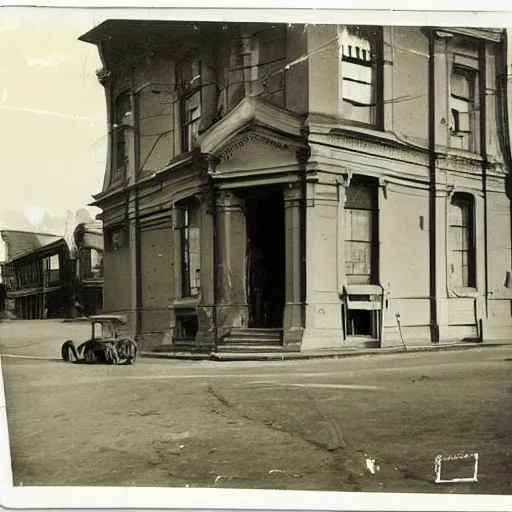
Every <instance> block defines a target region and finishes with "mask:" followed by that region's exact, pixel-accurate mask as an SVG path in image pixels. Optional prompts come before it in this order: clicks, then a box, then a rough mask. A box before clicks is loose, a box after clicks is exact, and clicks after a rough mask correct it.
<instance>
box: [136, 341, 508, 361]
mask: <svg viewBox="0 0 512 512" xmlns="http://www.w3.org/2000/svg"><path fill="white" fill-rule="evenodd" d="M503 345H507V343H486V344H481V343H458V344H453V345H437V346H418V347H410V348H408V349H404V348H403V347H397V348H395V347H390V348H377V349H366V350H364V349H362V350H358V349H349V350H345V351H342V352H341V351H339V352H331V351H330V352H327V351H326V352H323V353H322V352H311V353H308V352H281V353H275V352H272V353H265V352H260V353H251V352H244V353H236V352H211V353H202V354H201V353H200V354H193V353H187V352H141V353H140V355H141V357H143V358H153V359H175V360H193V361H216V362H237V361H298V360H308V359H309V360H310V359H343V358H347V357H360V356H373V355H380V354H383V355H385V354H413V353H418V352H436V351H440V350H445V351H447V350H468V349H472V348H485V347H489V348H490V347H497V346H503Z"/></svg>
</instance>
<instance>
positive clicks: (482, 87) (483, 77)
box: [475, 42, 489, 340]
mask: <svg viewBox="0 0 512 512" xmlns="http://www.w3.org/2000/svg"><path fill="white" fill-rule="evenodd" d="M486 48H487V44H486V42H483V43H482V45H481V47H480V52H479V53H480V55H479V60H480V62H479V75H478V76H479V84H478V85H479V95H480V98H479V103H480V154H481V156H482V193H483V196H484V269H485V281H484V282H485V285H484V286H485V288H484V289H485V317H486V318H488V317H489V312H488V311H489V309H488V303H489V255H488V243H489V242H488V219H487V163H488V162H487V96H486V84H487V62H486V58H485V57H486ZM475 243H476V241H475ZM480 337H481V338H482V340H483V335H482V333H480Z"/></svg>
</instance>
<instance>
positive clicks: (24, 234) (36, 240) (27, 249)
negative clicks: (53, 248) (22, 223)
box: [0, 229, 62, 261]
mask: <svg viewBox="0 0 512 512" xmlns="http://www.w3.org/2000/svg"><path fill="white" fill-rule="evenodd" d="M0 235H1V237H2V239H3V240H4V242H5V245H6V249H7V251H6V255H5V261H12V260H13V259H17V258H19V257H20V256H22V255H25V254H29V253H31V252H34V251H37V250H38V249H41V248H42V247H44V246H46V245H48V244H51V243H53V242H56V241H57V240H59V239H61V238H62V237H61V236H60V235H53V234H49V233H37V232H32V231H15V230H8V229H6V230H2V231H0Z"/></svg>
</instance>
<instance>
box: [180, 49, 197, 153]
mask: <svg viewBox="0 0 512 512" xmlns="http://www.w3.org/2000/svg"><path fill="white" fill-rule="evenodd" d="M202 65H203V63H202V61H201V59H200V56H199V54H198V52H192V53H191V54H189V55H188V56H187V57H185V58H184V59H182V60H181V61H180V62H178V63H177V64H176V76H177V77H178V79H177V82H178V83H180V84H181V85H180V87H181V91H180V98H179V111H180V119H179V125H180V134H181V152H182V153H187V152H189V151H193V149H194V143H195V140H196V139H197V136H198V135H199V130H200V125H201V115H202V106H203V105H202V103H203V98H202V94H201V91H202ZM194 68H197V71H198V75H196V76H194ZM186 71H190V73H189V74H190V79H189V80H186ZM191 104H192V105H191ZM194 105H195V106H194ZM194 110H199V116H198V117H195V118H191V119H189V113H191V112H193V111H194Z"/></svg>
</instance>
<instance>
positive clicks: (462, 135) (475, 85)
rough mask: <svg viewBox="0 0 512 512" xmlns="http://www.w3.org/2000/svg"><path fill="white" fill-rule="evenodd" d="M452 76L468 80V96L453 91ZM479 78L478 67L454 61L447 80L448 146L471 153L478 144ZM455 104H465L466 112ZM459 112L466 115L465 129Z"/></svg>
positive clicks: (475, 149) (474, 151)
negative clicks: (462, 126) (462, 127)
mask: <svg viewBox="0 0 512 512" xmlns="http://www.w3.org/2000/svg"><path fill="white" fill-rule="evenodd" d="M454 76H459V77H461V78H463V79H465V80H467V81H468V89H469V90H468V95H469V96H468V98H465V97H463V96H460V95H457V94H454V93H453V79H454ZM479 78H480V76H479V70H478V69H475V68H472V67H468V66H463V65H461V64H457V63H456V62H454V63H453V64H452V67H451V71H450V76H449V80H448V86H449V93H448V97H449V112H448V115H449V118H450V123H449V127H448V128H449V134H450V146H451V147H453V148H455V149H459V150H462V151H468V152H471V153H477V152H478V144H479V140H478V137H479V134H478V130H479V125H478V118H477V114H478V112H479V105H478V103H479ZM457 104H459V105H460V104H467V112H465V111H462V110H460V109H457V108H455V106H456V105H457ZM461 114H464V115H465V116H467V119H466V120H465V122H464V124H467V128H465V127H464V128H465V129H461Z"/></svg>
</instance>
